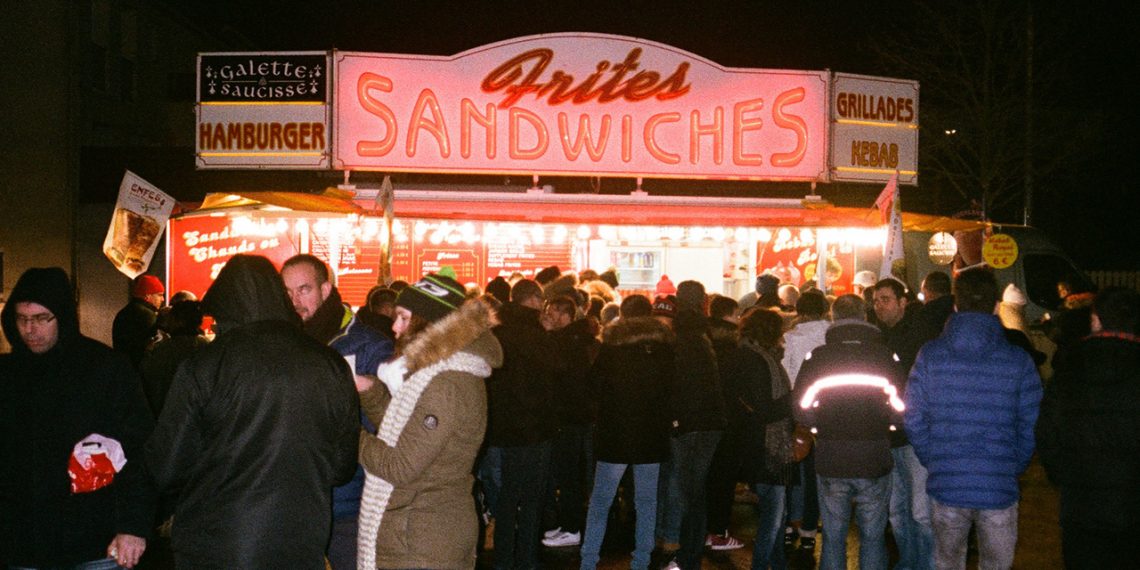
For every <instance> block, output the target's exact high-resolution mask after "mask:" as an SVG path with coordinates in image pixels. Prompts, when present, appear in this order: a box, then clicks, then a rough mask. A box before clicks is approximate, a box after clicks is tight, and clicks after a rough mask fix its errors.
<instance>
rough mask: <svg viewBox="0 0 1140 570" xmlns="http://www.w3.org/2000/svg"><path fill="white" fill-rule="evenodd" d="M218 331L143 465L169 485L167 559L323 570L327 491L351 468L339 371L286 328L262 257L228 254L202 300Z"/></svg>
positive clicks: (346, 394) (185, 370)
mask: <svg viewBox="0 0 1140 570" xmlns="http://www.w3.org/2000/svg"><path fill="white" fill-rule="evenodd" d="M203 303H204V305H205V307H206V310H207V312H209V313H210V314H212V315H213V316H214V318H215V319H216V322H217V323H218V327H219V329H220V331H221V332H220V333H219V335H218V337H217V338H216V339H215V340H214V342H213V343H211V344H210V345H209V346H207V347H205V348H203V349H202V350H200V351H199V352H198V353H197V354H195V355H194V356H192V357H191V358H190V359H189V360H187V361H186V362H185V363H184V364H183V366H182V367H181V368H179V370H178V373H177V375H176V376H175V378H174V383H173V385H172V386H171V388H170V393H169V395H168V396H167V400H166V405H165V406H164V407H163V409H162V415H161V416H160V417H159V419H158V425H157V427H156V428H155V432H154V435H153V436H152V437H151V438H150V440H149V441H148V442H147V459H148V460H149V462H150V465H151V467H152V470H153V472H154V476H155V479H156V480H157V481H158V483H159V484H160V485H162V486H163V487H164V488H167V489H171V488H181V495H180V500H179V503H178V506H177V507H176V510H175V516H174V528H173V546H174V551H175V562H176V564H177V565H178V566H179V567H186V568H312V569H319V568H323V567H324V550H325V544H326V542H327V541H328V537H329V530H330V524H331V521H332V506H331V504H332V487H333V486H334V485H337V484H341V483H344V482H347V481H348V480H349V479H350V478H351V477H352V474H353V472H354V470H355V469H356V454H357V443H358V440H359V431H360V419H359V404H358V399H357V395H356V389H355V386H354V384H353V381H352V376H351V373H350V371H349V368H348V364H347V363H346V362H345V361H344V359H343V358H341V356H340V355H339V354H337V353H336V351H334V350H332V349H331V348H329V347H327V346H325V345H324V344H322V343H320V342H318V341H316V340H314V339H312V338H310V337H308V336H307V335H305V333H304V332H302V331H301V328H300V327H299V326H297V324H296V321H295V314H294V313H293V311H292V308H291V307H289V305H288V302H287V300H286V297H285V290H284V285H283V284H282V282H281V278H280V276H278V275H277V272H276V270H275V269H274V268H273V266H272V264H271V263H269V261H268V260H266V259H265V258H262V257H255V256H243V255H239V256H235V257H234V258H233V259H231V260H230V261H229V262H228V263H227V264H226V267H225V268H224V269H223V270H222V272H221V274H219V275H218V279H217V281H215V282H214V285H213V286H211V287H210V290H209V291H208V292H207V293H206V297H205V299H204V300H203Z"/></svg>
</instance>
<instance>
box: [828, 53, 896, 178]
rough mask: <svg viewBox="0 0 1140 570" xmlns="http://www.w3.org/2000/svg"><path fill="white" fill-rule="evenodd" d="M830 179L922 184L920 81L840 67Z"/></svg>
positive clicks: (834, 93)
mask: <svg viewBox="0 0 1140 570" xmlns="http://www.w3.org/2000/svg"><path fill="white" fill-rule="evenodd" d="M831 119H832V121H833V122H832V126H831V168H832V172H831V179H832V180H835V181H851V182H886V181H887V180H889V179H890V177H891V174H893V173H894V172H895V171H896V170H897V171H898V172H899V184H910V185H916V184H918V82H917V81H906V80H902V79H891V78H887V77H869V76H865V75H853V74H850V73H836V74H834V80H833V83H832V88H831Z"/></svg>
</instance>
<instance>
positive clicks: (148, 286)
mask: <svg viewBox="0 0 1140 570" xmlns="http://www.w3.org/2000/svg"><path fill="white" fill-rule="evenodd" d="M165 292H166V288H165V287H163V286H162V281H159V280H158V277H155V276H154V275H147V274H143V275H139V276H138V278H137V279H135V282H134V283H132V284H131V296H133V297H138V298H140V299H141V298H143V297H146V296H147V295H155V294H157V293H165Z"/></svg>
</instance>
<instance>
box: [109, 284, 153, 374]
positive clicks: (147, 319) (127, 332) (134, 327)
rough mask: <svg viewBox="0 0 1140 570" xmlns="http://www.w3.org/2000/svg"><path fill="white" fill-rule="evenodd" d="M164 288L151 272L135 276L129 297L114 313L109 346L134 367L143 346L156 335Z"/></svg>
mask: <svg viewBox="0 0 1140 570" xmlns="http://www.w3.org/2000/svg"><path fill="white" fill-rule="evenodd" d="M165 292H166V289H165V288H164V287H163V286H162V281H159V280H158V277H155V276H154V275H146V274H143V275H139V276H138V277H136V278H135V280H134V281H133V282H132V283H131V300H130V301H127V305H126V306H125V307H123V308H122V309H120V310H119V312H118V313H116V314H115V321H114V322H113V323H112V324H111V346H112V347H114V349H115V350H116V351H118V352H121V353H123V354H125V355H127V357H129V358H130V359H131V364H132V365H134V367H135V368H136V369H137V368H138V366H139V363H140V362H142V359H143V355H144V354H146V349H147V345H149V344H150V342H151V340H153V339H154V337H155V335H156V334H158V327H157V325H156V323H157V322H158V310H159V309H160V308H162V301H163V294H164V293H165Z"/></svg>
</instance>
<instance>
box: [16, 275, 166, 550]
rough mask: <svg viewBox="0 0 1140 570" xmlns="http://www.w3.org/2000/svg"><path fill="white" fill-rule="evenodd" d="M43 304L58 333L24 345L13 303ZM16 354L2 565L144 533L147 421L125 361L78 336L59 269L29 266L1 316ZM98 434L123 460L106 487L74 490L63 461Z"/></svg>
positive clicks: (149, 514)
mask: <svg viewBox="0 0 1140 570" xmlns="http://www.w3.org/2000/svg"><path fill="white" fill-rule="evenodd" d="M21 302H30V303H37V304H40V305H43V306H44V307H45V308H47V309H48V310H50V311H51V312H52V314H53V315H55V322H56V323H57V324H58V330H59V336H58V340H57V341H56V344H55V345H54V346H53V347H52V348H51V349H49V350H48V351H47V352H44V353H42V354H36V353H34V352H32V351H31V350H29V348H28V346H27V345H26V344H25V343H24V341H23V339H22V338H21V337H20V334H19V331H18V329H17V327H16V305H17V304H19V303H21ZM0 323H2V325H3V329H4V335H5V336H6V337H7V338H8V342H9V343H10V344H11V345H12V353H11V354H7V355H0V457H3V458H4V460H3V461H0V567H6V565H7V564H12V565H15V566H31V567H47V566H71V565H74V564H77V563H80V562H86V561H90V560H96V559H102V558H104V557H106V551H107V546H108V545H109V544H110V543H111V540H112V539H113V538H114V537H115V535H116V534H131V535H135V536H140V537H144V538H145V537H147V536H148V535H149V533H150V528H151V527H152V525H153V516H154V512H153V509H154V498H155V495H154V490H153V487H152V486H151V485H150V483H149V478H148V477H147V475H146V469H145V466H144V462H143V443H144V442H145V440H146V437H147V435H149V434H150V430H151V427H152V424H153V420H152V418H151V415H150V411H149V410H148V408H147V404H146V400H145V399H144V398H143V393H142V390H141V388H140V387H139V381H138V377H137V375H136V373H135V371H134V369H133V368H132V367H131V365H130V363H129V362H128V360H127V358H126V357H125V356H123V355H121V354H118V353H115V352H114V351H112V350H111V349H110V348H109V347H107V346H105V345H103V344H101V343H99V342H97V341H95V340H92V339H90V338H87V337H85V336H83V335H81V334H80V332H79V319H78V313H77V311H76V306H75V297H74V296H73V294H72V289H71V285H70V283H69V281H68V278H67V274H66V273H64V271H63V270H62V269H59V268H57V267H53V268H46V269H44V268H34V269H29V270H28V271H27V272H26V273H24V275H23V276H21V277H20V280H19V281H18V282H17V283H16V286H15V287H14V288H13V289H12V295H11V296H10V297H9V298H8V303H7V304H6V305H5V306H4V310H3V312H2V313H0ZM93 433H97V434H100V435H103V436H106V437H109V438H111V439H114V440H116V441H118V442H119V443H120V444H121V445H122V447H123V451H124V454H125V456H126V459H127V463H126V465H125V466H124V467H123V469H122V471H120V472H119V473H117V474H116V475H115V479H114V481H113V482H112V483H111V484H110V485H108V486H106V487H103V488H102V489H98V490H96V491H93V492H89V493H80V494H72V493H71V480H70V478H69V477H68V458H69V456H70V455H71V452H72V449H73V447H74V446H75V444H76V443H79V441H80V440H82V439H84V438H86V437H87V436H88V435H90V434H93Z"/></svg>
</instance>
